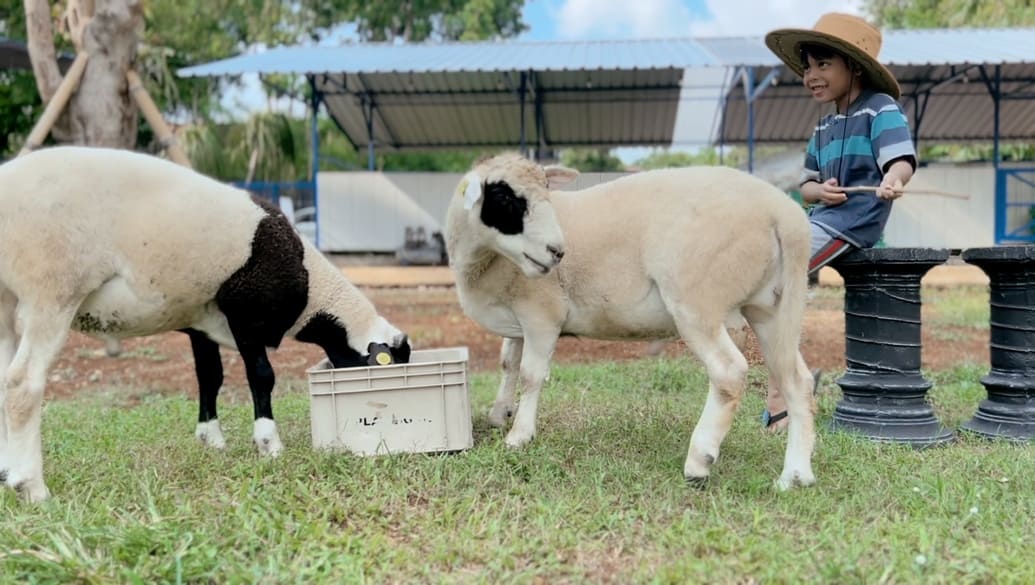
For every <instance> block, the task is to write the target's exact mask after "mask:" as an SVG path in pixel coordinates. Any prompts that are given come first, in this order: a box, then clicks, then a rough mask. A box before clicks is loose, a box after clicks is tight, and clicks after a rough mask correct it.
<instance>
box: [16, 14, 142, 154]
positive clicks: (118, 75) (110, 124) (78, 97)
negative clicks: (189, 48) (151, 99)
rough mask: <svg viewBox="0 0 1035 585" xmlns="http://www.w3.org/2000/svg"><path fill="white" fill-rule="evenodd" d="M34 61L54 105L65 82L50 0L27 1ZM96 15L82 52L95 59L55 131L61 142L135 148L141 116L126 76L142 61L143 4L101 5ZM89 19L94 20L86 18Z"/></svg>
mask: <svg viewBox="0 0 1035 585" xmlns="http://www.w3.org/2000/svg"><path fill="white" fill-rule="evenodd" d="M24 2H25V15H26V21H27V22H28V30H27V33H28V39H29V43H28V44H29V57H30V58H31V59H32V64H33V71H34V72H35V74H36V79H37V88H38V89H39V91H40V96H41V97H42V98H43V99H44V101H48V100H49V99H50V98H51V97H52V96H53V94H54V90H55V89H56V88H57V85H58V83H60V79H61V78H60V73H59V72H58V68H57V60H56V58H55V54H54V36H53V29H52V27H51V25H50V9H49V2H47V0H24ZM94 4H95V13H94V14H93V17H92V19H91V20H90V22H89V24H88V25H87V26H86V28H85V29H84V31H83V38H82V50H84V51H86V52H87V53H89V55H90V61H89V62H88V63H87V66H86V71H85V72H84V73H83V79H82V81H81V82H80V83H79V88H78V91H77V92H76V93H75V94H74V95H73V96H72V98H71V100H70V101H69V103H68V107H67V109H66V111H65V113H64V115H63V116H62V117H61V120H60V121H59V122H58V124H57V125H56V126H55V128H54V138H55V140H57V141H58V142H69V143H74V144H84V145H89V146H108V147H113V148H133V147H134V146H135V145H136V136H137V120H138V113H137V108H136V105H135V104H134V103H133V100H132V99H131V96H130V94H129V91H128V84H127V82H126V72H127V71H129V69H130V68H131V67H132V66H133V64H134V62H135V60H136V47H137V38H138V35H139V31H140V29H141V27H142V26H143V7H142V6H141V2H140V0H96V1H95V2H94ZM85 16H86V17H88V16H89V15H85Z"/></svg>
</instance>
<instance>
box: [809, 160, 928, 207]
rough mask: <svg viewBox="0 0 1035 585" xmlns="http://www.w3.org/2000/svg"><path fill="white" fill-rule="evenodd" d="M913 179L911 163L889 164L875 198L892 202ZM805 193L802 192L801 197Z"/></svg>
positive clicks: (900, 161)
mask: <svg viewBox="0 0 1035 585" xmlns="http://www.w3.org/2000/svg"><path fill="white" fill-rule="evenodd" d="M912 178H913V162H912V161H911V160H908V159H907V158H900V159H897V160H894V161H892V162H891V164H890V165H888V167H887V170H886V171H885V172H884V179H883V180H881V182H880V189H879V190H878V191H877V197H880V198H881V199H884V200H887V201H893V200H895V199H898V198H899V197H901V196H902V188H903V187H905V186H906V183H908V182H909V179H912ZM804 195H805V191H804V189H803V190H802V197H804Z"/></svg>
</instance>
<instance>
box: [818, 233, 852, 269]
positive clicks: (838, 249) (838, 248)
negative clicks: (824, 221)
mask: <svg viewBox="0 0 1035 585" xmlns="http://www.w3.org/2000/svg"><path fill="white" fill-rule="evenodd" d="M809 227H810V228H811V229H812V255H811V256H810V257H809V274H810V275H811V274H818V273H819V269H820V268H823V267H824V266H826V265H827V264H830V263H831V262H833V261H834V259H835V258H837V257H838V256H840V255H841V254H844V253H845V252H847V251H849V250H851V249H852V248H853V246H852V245H851V244H849V243H848V242H846V241H844V240H842V239H840V238H835V237H833V236H831V235H830V234H829V233H827V231H826V230H825V229H823V228H821V227H820V226H818V225H816V224H814V223H811V222H810V223H809Z"/></svg>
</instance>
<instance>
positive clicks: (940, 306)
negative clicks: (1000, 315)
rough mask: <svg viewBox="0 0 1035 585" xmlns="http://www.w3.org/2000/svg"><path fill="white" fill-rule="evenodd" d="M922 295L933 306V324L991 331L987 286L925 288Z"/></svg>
mask: <svg viewBox="0 0 1035 585" xmlns="http://www.w3.org/2000/svg"><path fill="white" fill-rule="evenodd" d="M922 295H923V301H924V305H925V306H929V307H932V308H933V310H932V312H931V313H932V314H931V320H930V322H929V323H930V325H931V326H934V327H938V326H943V327H944V326H948V327H963V328H967V329H981V330H985V331H987V330H988V320H989V306H988V287H987V286H952V287H925V288H924V289H923V292H922ZM925 325H927V323H925Z"/></svg>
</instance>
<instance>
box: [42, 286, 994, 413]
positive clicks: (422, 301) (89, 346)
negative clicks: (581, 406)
mask: <svg viewBox="0 0 1035 585" xmlns="http://www.w3.org/2000/svg"><path fill="white" fill-rule="evenodd" d="M818 290H819V291H820V292H819V294H816V295H814V298H813V299H811V300H810V301H809V309H808V311H807V313H806V316H805V327H804V333H803V339H802V353H803V355H804V356H805V360H806V361H807V362H808V364H809V366H810V367H819V368H823V369H825V370H838V369H843V368H844V347H845V340H844V313H843V306H842V303H841V299H840V296H839V291H838V289H829V288H826V287H824V288H821V289H818ZM365 292H366V293H367V294H368V295H369V296H370V298H371V299H372V300H373V301H374V303H375V304H376V305H377V307H378V309H379V310H380V311H381V312H382V314H384V315H385V316H386V317H387V318H388V319H389V320H390V321H392V322H393V323H395V324H396V325H397V326H399V327H400V328H402V329H404V330H406V331H407V332H408V333H409V334H410V337H411V339H412V341H413V344H414V347H416V348H433V347H451V346H460V345H462V346H467V347H468V348H469V351H470V356H471V359H470V368H471V370H472V371H475V372H479V371H489V370H495V369H496V367H497V360H498V355H499V345H500V342H499V338H498V337H496V336H495V335H493V334H491V333H489V332H487V331H485V330H484V329H482V328H481V327H480V326H479V325H477V324H476V323H475V322H473V321H471V320H470V319H468V318H467V317H466V316H465V315H464V314H463V312H462V311H461V309H460V306H459V304H458V303H457V299H456V293H455V292H454V290H453V289H452V288H449V287H433V288H391V289H389V288H369V289H365ZM925 310H926V309H925ZM928 322H929V320H926V319H925V328H924V340H923V341H924V345H923V367H924V368H926V369H942V368H947V367H952V366H954V365H957V364H959V363H962V362H971V363H977V364H985V365H987V364H988V332H987V330H980V329H973V328H966V327H952V326H927V323H928ZM123 348H124V351H123V354H122V355H121V356H120V357H115V358H113V357H109V356H107V355H106V354H105V352H104V346H103V344H102V343H101V342H99V341H97V340H95V339H92V338H89V337H86V336H84V335H80V334H78V333H74V332H73V333H72V334H71V336H70V338H69V341H68V344H67V345H66V347H65V349H64V350H63V351H62V353H61V355H60V357H59V359H58V360H57V362H56V363H55V364H54V366H53V367H52V368H51V371H50V378H49V383H48V385H47V395H48V397H50V398H65V397H69V396H73V395H75V394H79V393H82V392H90V391H96V390H100V389H103V388H111V387H120V388H134V389H135V390H136V391H138V392H141V393H144V394H163V395H187V396H196V395H197V383H196V381H195V377H194V360H193V357H192V355H191V349H190V341H189V340H188V338H187V336H186V335H184V334H182V333H166V334H163V335H156V336H152V337H145V338H137V339H130V340H127V341H126V342H125V343H124V344H123ZM651 351H660V352H661V353H663V354H664V355H668V356H678V355H685V354H686V352H685V348H684V347H683V345H682V344H681V343H679V342H671V343H667V344H659V345H656V346H654V347H652V346H651V344H650V343H648V342H617V341H597V340H590V339H576V338H563V339H561V340H560V341H559V342H558V346H557V351H556V353H555V358H554V359H555V361H556V362H558V363H573V362H592V361H601V360H612V361H622V360H633V359H639V358H642V357H644V356H646V355H648V354H649V353H650V352H651ZM222 353H223V365H224V370H225V375H226V380H225V384H226V385H227V386H229V387H236V388H245V387H246V386H247V383H246V380H245V374H244V367H243V364H242V363H241V360H240V357H239V356H237V354H236V353H234V352H232V351H229V350H225V349H224V350H223V352H222ZM745 353H746V354H747V356H748V359H749V360H750V361H751V362H752V363H760V357H759V353H758V348H757V345H756V343H755V341H754V340H753V339H751V338H749V340H748V343H747V347H746V352H745ZM322 358H323V355H322V351H321V350H320V349H319V348H318V347H315V346H312V345H308V344H302V343H298V342H296V341H294V340H285V341H284V343H283V345H282V346H281V347H280V348H279V349H278V350H276V351H271V352H270V360H271V361H272V362H273V367H274V370H275V371H276V373H277V377H278V379H280V380H287V379H300V378H304V377H305V370H306V368H308V367H310V366H312V365H313V364H315V363H316V362H317V361H319V360H320V359H322Z"/></svg>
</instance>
